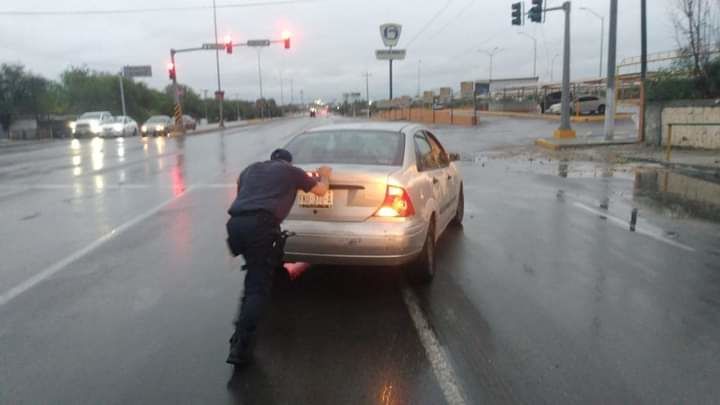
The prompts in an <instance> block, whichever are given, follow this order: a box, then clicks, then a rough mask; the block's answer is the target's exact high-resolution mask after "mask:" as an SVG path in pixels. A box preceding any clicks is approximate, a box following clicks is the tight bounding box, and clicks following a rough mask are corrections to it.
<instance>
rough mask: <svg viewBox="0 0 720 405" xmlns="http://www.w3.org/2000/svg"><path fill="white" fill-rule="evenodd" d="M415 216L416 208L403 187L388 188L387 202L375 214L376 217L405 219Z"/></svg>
mask: <svg viewBox="0 0 720 405" xmlns="http://www.w3.org/2000/svg"><path fill="white" fill-rule="evenodd" d="M413 215H415V207H413V204H412V201H411V200H410V196H409V195H408V193H407V191H405V190H404V189H403V188H402V187H397V186H388V187H387V193H386V194H385V201H384V202H383V204H382V206H380V208H379V209H378V210H377V212H376V213H375V216H376V217H384V218H403V217H410V216H413Z"/></svg>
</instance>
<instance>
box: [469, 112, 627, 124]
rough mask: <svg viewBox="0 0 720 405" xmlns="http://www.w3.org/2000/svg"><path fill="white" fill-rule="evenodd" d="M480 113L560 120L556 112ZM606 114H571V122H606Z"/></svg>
mask: <svg viewBox="0 0 720 405" xmlns="http://www.w3.org/2000/svg"><path fill="white" fill-rule="evenodd" d="M478 114H479V115H487V116H491V117H512V118H525V119H537V120H545V121H558V122H559V121H560V116H559V115H554V114H533V113H519V112H502V111H478ZM615 119H616V120H629V119H631V115H629V114H617V115H616V116H615ZM604 121H605V116H604V115H593V116H588V115H586V116H580V117H578V116H575V115H574V116H571V117H570V122H573V123H583V122H604Z"/></svg>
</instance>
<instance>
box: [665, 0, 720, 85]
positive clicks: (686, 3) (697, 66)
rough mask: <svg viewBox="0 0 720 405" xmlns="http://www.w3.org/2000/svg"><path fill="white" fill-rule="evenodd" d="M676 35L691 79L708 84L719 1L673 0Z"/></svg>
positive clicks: (716, 30)
mask: <svg viewBox="0 0 720 405" xmlns="http://www.w3.org/2000/svg"><path fill="white" fill-rule="evenodd" d="M676 1H677V10H676V12H675V14H674V16H673V24H674V25H675V34H676V37H677V41H678V46H679V47H680V49H681V51H682V53H683V56H684V57H685V58H686V61H687V64H688V65H689V66H688V67H689V68H690V71H691V73H692V75H693V76H695V77H698V78H702V79H703V80H702V81H703V82H707V80H708V79H709V78H710V76H709V73H710V72H709V70H710V60H711V54H712V52H713V51H714V50H715V48H716V47H717V46H718V44H719V42H720V35H719V33H718V27H717V25H716V22H717V17H718V11H717V9H718V7H719V5H720V1H718V0H676Z"/></svg>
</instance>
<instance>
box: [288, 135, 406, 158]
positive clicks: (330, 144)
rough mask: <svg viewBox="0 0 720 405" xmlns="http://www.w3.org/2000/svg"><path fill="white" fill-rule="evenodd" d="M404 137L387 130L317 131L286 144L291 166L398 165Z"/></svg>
mask: <svg viewBox="0 0 720 405" xmlns="http://www.w3.org/2000/svg"><path fill="white" fill-rule="evenodd" d="M403 140H404V137H403V136H402V134H401V133H398V132H389V131H353V130H341V131H318V132H308V133H305V134H302V135H299V136H297V137H296V138H295V139H293V140H292V141H290V143H289V144H288V145H287V150H288V151H290V153H292V155H293V163H298V164H306V163H325V164H331V163H334V164H358V165H379V166H400V165H401V164H402V160H403V149H404V147H403V146H404V142H403Z"/></svg>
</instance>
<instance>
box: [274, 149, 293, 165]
mask: <svg viewBox="0 0 720 405" xmlns="http://www.w3.org/2000/svg"><path fill="white" fill-rule="evenodd" d="M270 160H284V161H285V162H288V163H292V154H291V153H290V152H288V151H287V150H285V149H275V151H274V152H273V153H272V154H271V155H270Z"/></svg>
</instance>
